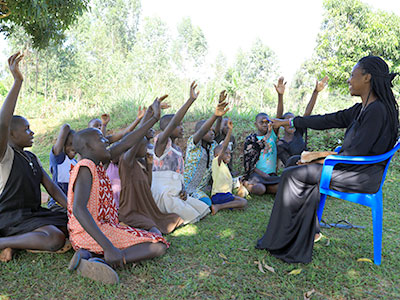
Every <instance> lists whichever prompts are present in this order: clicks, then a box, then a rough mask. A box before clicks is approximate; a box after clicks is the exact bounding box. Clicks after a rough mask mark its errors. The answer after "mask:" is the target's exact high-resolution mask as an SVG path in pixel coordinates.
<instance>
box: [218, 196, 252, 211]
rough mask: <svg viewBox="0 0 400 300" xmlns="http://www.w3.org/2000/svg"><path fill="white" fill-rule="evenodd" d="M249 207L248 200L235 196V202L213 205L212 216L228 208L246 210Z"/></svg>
mask: <svg viewBox="0 0 400 300" xmlns="http://www.w3.org/2000/svg"><path fill="white" fill-rule="evenodd" d="M246 206H247V200H246V199H244V198H240V197H238V196H235V199H234V200H233V201H230V202H227V203H223V204H213V205H211V214H212V215H215V214H216V213H217V212H218V211H219V210H221V209H226V208H245V207H246Z"/></svg>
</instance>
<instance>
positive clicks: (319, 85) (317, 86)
mask: <svg viewBox="0 0 400 300" xmlns="http://www.w3.org/2000/svg"><path fill="white" fill-rule="evenodd" d="M328 79H329V78H328V76H325V77H324V78H322V80H321V81H318V80H317V81H316V83H315V89H314V91H313V93H312V95H311V98H310V101H309V102H308V104H307V107H306V111H305V112H304V115H303V116H304V117H306V116H309V115H311V113H312V111H313V109H314V105H315V102H316V101H317V96H318V93H319V92H321V91H322V90H323V89H324V88H325V86H326V84H327V83H328Z"/></svg>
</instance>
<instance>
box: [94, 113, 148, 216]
mask: <svg viewBox="0 0 400 300" xmlns="http://www.w3.org/2000/svg"><path fill="white" fill-rule="evenodd" d="M144 112H145V109H144V108H143V109H142V108H141V107H140V106H139V110H138V112H137V116H136V119H135V121H134V122H133V123H132V124H131V125H130V126H129V127H128V128H127V129H125V131H126V130H128V132H131V131H132V130H134V129H135V128H136V126H137V125H138V124H139V122H140V121H141V120H142V118H143V116H144ZM104 115H106V116H108V115H107V114H104ZM104 115H102V117H103V116H104ZM108 118H109V116H108ZM107 124H108V121H107V122H106V123H105V125H106V126H107ZM150 130H151V129H150ZM121 132H124V131H121ZM103 135H104V133H103ZM109 137H110V138H111V139H113V138H112V136H109ZM121 138H122V136H121ZM114 139H115V138H114ZM118 162H119V157H115V158H114V159H111V161H110V163H109V164H108V165H107V171H106V173H107V176H108V178H109V179H110V181H111V187H112V191H113V198H114V201H115V203H116V205H117V209H118V208H119V195H120V193H121V179H120V177H119V171H118Z"/></svg>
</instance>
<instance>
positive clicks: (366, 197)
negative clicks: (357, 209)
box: [317, 138, 400, 265]
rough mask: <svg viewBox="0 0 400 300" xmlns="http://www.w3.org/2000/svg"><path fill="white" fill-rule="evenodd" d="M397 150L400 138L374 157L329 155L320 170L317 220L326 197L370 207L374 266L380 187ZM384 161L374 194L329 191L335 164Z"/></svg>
mask: <svg viewBox="0 0 400 300" xmlns="http://www.w3.org/2000/svg"><path fill="white" fill-rule="evenodd" d="M340 148H341V147H338V148H336V149H335V151H336V152H339V151H340ZM399 149H400V138H399V139H398V140H397V143H396V145H395V146H394V147H393V149H392V150H390V151H389V152H387V153H384V154H381V155H375V156H341V155H329V156H328V157H326V158H325V161H324V166H323V168H322V174H321V182H320V186H319V190H320V193H321V198H320V201H319V207H318V211H317V216H318V220H319V221H320V222H321V218H322V213H323V211H324V206H325V200H326V196H327V195H329V196H332V197H335V198H339V199H343V200H346V201H350V202H354V203H358V204H361V205H364V206H368V207H370V208H371V211H372V225H373V235H374V262H375V264H376V265H380V264H381V253H382V211H383V196H382V186H383V183H384V182H385V177H386V172H387V170H388V167H389V164H390V161H391V159H392V157H393V155H394V154H395V153H396V151H398V150H399ZM385 160H387V163H386V167H385V171H384V172H383V177H382V182H381V185H380V186H379V190H378V191H377V192H376V193H375V194H363V193H345V192H339V191H335V190H331V189H330V188H329V184H330V182H331V177H332V171H333V168H334V166H335V165H336V164H351V165H365V164H375V163H379V162H382V161H385Z"/></svg>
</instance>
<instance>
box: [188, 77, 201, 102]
mask: <svg viewBox="0 0 400 300" xmlns="http://www.w3.org/2000/svg"><path fill="white" fill-rule="evenodd" d="M196 87H197V83H196V81H193V82H192V84H191V85H190V99H192V100H196V99H197V97H198V96H199V94H200V91H198V92H196Z"/></svg>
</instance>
